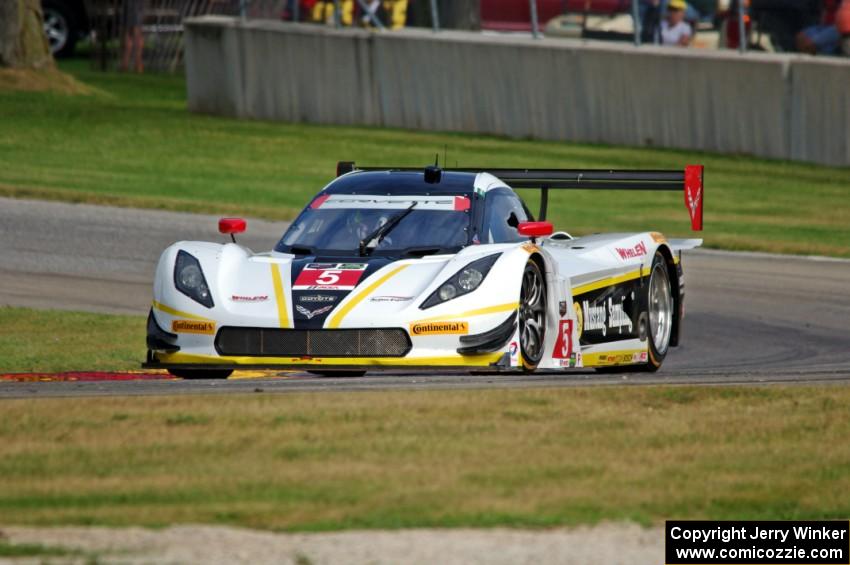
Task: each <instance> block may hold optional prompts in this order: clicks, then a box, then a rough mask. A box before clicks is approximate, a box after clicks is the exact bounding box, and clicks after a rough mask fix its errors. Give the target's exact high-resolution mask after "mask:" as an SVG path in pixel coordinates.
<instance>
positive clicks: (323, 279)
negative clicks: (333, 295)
mask: <svg viewBox="0 0 850 565" xmlns="http://www.w3.org/2000/svg"><path fill="white" fill-rule="evenodd" d="M341 273H342V271H336V270H328V271H322V274H321V275H319V276H318V277H316V283H318V284H336V283H337V282H339V276H340V274H341Z"/></svg>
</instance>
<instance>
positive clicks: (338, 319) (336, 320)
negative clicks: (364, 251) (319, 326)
mask: <svg viewBox="0 0 850 565" xmlns="http://www.w3.org/2000/svg"><path fill="white" fill-rule="evenodd" d="M407 267H409V265H399V266H398V267H396V268H395V269H393V270H392V271H390V272H389V273H387V274H386V275H384V276H382V277H381V278H379V279H378V280H376V281H375V282H373V283H372V284H370V285H369V286H367V287H366V288H364V289H363V290H362V291H360V292H359V293H358V294H357V295H355V296H354V297H353V298H351V299H350V300H349V301H348V302H347V303H346V304H345V306H343V307H342V308H340V309H339V311H337V312H336V313H334V315H333V316H332V317H331V320H330V322H329V323H328V327H329V328H338V327H339V325H340V324H341V323H342V320H343V318H345V317H346V316H347V315H348V313H349V312H351V311H352V310H353V309H354V307H355V306H357V305H358V304H360V303H361V302H363V300H364V299H365V298H366V297H367V296H369V295H370V294H372V292H373V291H374V290H375V289H376V288H378V287H379V286H381V285H382V284H384V283H385V282H387V281H388V280H390V279H391V278H392V277H394V276H395V275H397V274H398V273H399V272H401V271H403V270H404V269H406V268H407Z"/></svg>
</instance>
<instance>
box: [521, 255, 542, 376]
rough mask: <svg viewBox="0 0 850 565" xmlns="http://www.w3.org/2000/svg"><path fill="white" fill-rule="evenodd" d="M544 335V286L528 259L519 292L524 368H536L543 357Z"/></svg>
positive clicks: (540, 276)
mask: <svg viewBox="0 0 850 565" xmlns="http://www.w3.org/2000/svg"><path fill="white" fill-rule="evenodd" d="M545 337H546V287H545V285H544V283H543V273H541V272H540V267H538V266H537V263H535V262H534V261H532V260H530V259H529V261H528V263H526V264H525V270H524V271H523V273H522V287H521V288H520V292H519V344H520V352H521V353H522V364H523V367H524V368H525V369H526V370H528V371H533V370H534V369H536V368H537V364H538V363H540V360H541V359H542V358H543V347H544V344H545V341H544V338H545Z"/></svg>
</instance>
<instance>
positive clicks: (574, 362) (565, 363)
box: [557, 353, 581, 367]
mask: <svg viewBox="0 0 850 565" xmlns="http://www.w3.org/2000/svg"><path fill="white" fill-rule="evenodd" d="M580 359H581V353H572V354H571V355H570V357H569V359H557V361H558V366H560V367H578V366H579V360H580Z"/></svg>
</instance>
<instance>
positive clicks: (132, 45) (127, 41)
mask: <svg viewBox="0 0 850 565" xmlns="http://www.w3.org/2000/svg"><path fill="white" fill-rule="evenodd" d="M144 19H145V0H124V2H123V5H122V12H121V25H122V28H123V32H124V50H123V55H122V57H121V70H122V71H128V70H130V58H131V57H133V55H135V57H133V61H134V65H133V66H134V68H135V70H136V72H137V73H141V72H144V70H145V67H144V62H143V60H142V54H143V51H144V49H145V36H144V35H143V34H142V23H143V21H144Z"/></svg>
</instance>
